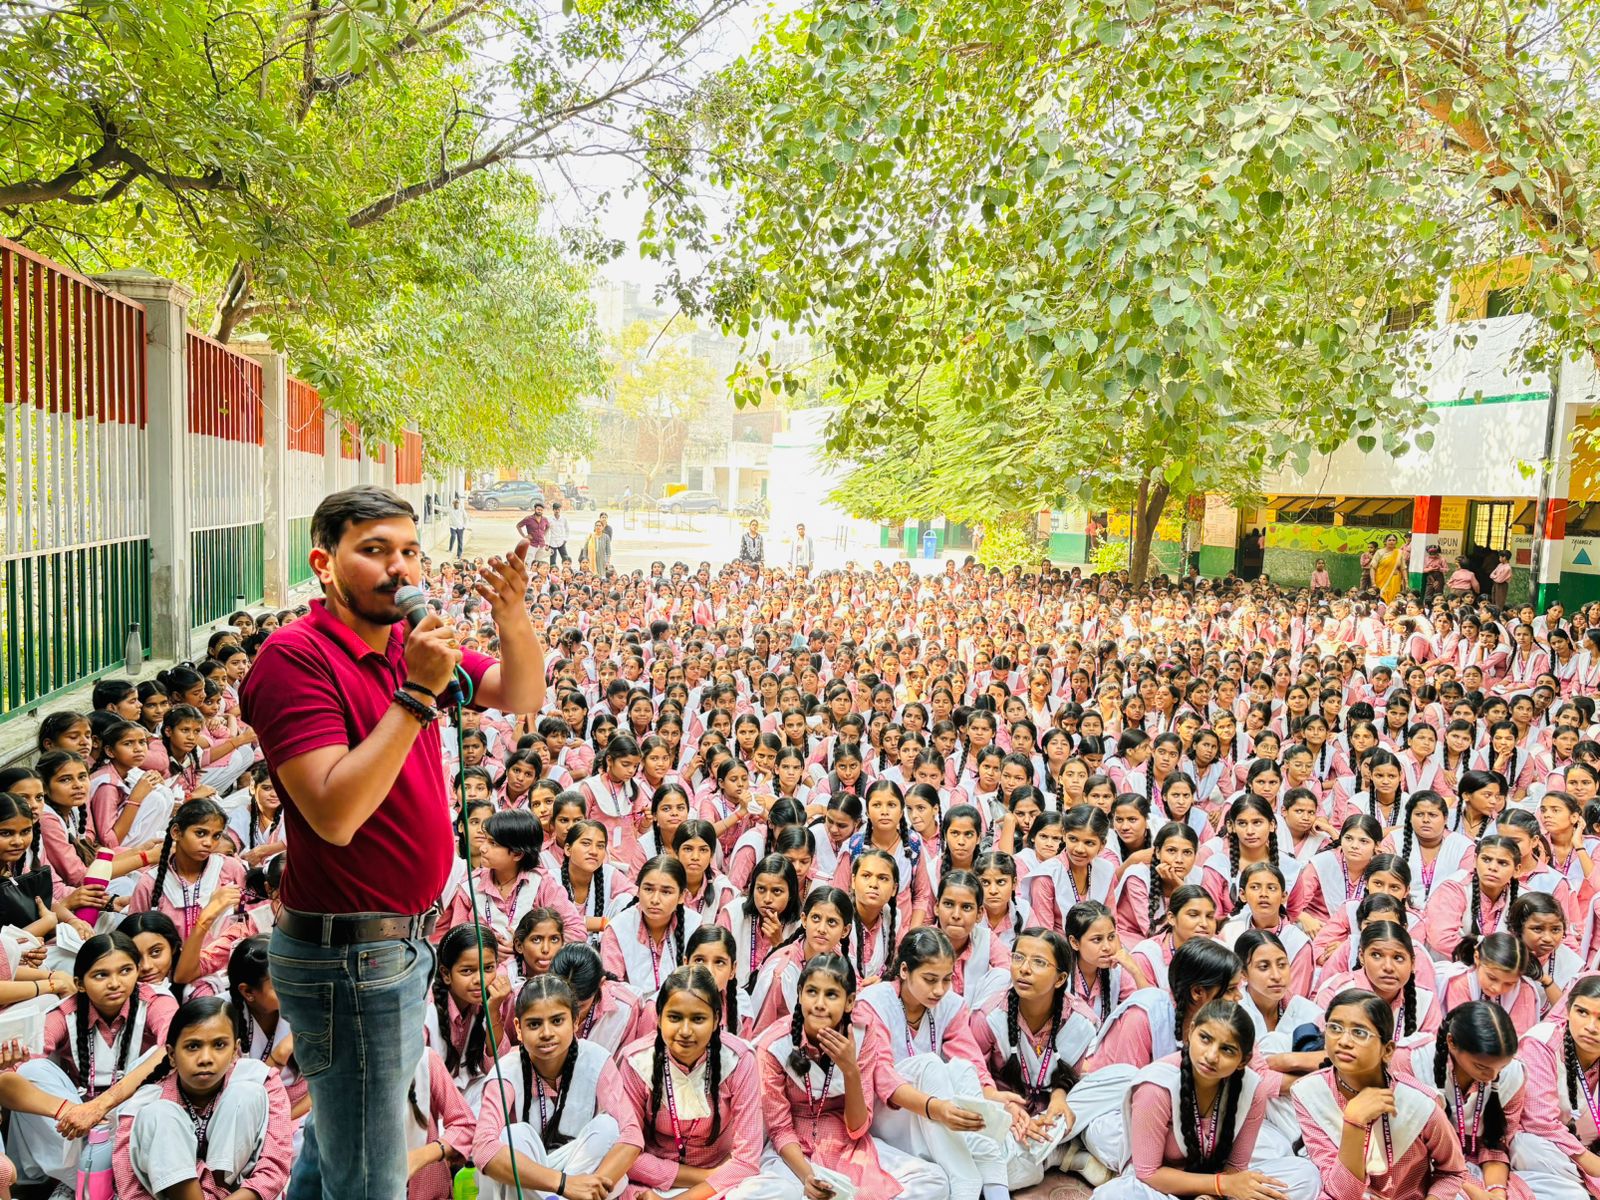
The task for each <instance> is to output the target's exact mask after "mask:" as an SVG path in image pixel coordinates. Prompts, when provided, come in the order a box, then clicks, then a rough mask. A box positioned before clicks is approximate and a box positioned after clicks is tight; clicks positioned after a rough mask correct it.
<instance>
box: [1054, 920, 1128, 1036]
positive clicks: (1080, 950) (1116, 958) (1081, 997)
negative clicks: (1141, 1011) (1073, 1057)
mask: <svg viewBox="0 0 1600 1200" xmlns="http://www.w3.org/2000/svg"><path fill="white" fill-rule="evenodd" d="M1063 933H1064V935H1065V937H1066V940H1067V947H1068V949H1069V950H1071V952H1072V960H1071V961H1072V965H1071V968H1070V969H1069V970H1068V972H1067V976H1068V984H1067V1000H1068V1002H1069V1003H1070V1004H1071V1005H1072V1007H1073V1008H1074V1009H1076V1010H1077V1011H1078V1012H1079V1013H1081V1014H1082V1015H1083V1016H1084V1017H1087V1018H1088V1019H1089V1021H1090V1022H1091V1023H1092V1024H1093V1025H1094V1027H1095V1031H1096V1032H1098V1031H1099V1030H1100V1029H1101V1027H1102V1026H1103V1025H1104V1024H1105V1022H1106V1020H1107V1019H1108V1018H1109V1017H1110V1016H1111V1012H1112V1010H1113V1009H1115V1008H1116V1007H1117V1006H1118V1005H1120V1004H1121V1003H1122V1002H1123V1001H1124V1000H1126V999H1127V998H1128V997H1129V996H1131V995H1133V993H1134V992H1136V991H1138V990H1139V988H1140V987H1142V986H1143V982H1142V976H1141V974H1140V972H1139V969H1138V966H1137V965H1136V964H1135V963H1134V961H1133V959H1132V958H1131V957H1130V956H1129V955H1128V952H1127V951H1126V950H1124V949H1123V948H1122V942H1121V940H1120V939H1119V938H1118V937H1117V924H1116V919H1115V918H1114V917H1113V916H1112V915H1111V910H1110V909H1109V908H1107V907H1106V906H1105V905H1104V904H1101V903H1100V902H1099V901H1098V900H1084V901H1082V902H1081V903H1078V904H1074V905H1073V906H1072V907H1071V908H1070V909H1068V910H1067V915H1066V922H1065V928H1064V930H1063Z"/></svg>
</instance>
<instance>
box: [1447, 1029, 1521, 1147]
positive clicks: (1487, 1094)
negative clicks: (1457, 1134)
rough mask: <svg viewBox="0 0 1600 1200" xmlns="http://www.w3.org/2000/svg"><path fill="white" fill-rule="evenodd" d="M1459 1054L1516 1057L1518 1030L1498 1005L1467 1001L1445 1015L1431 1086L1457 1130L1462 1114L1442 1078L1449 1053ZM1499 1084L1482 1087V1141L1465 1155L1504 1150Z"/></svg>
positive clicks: (1473, 1145)
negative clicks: (1455, 1051) (1482, 1151)
mask: <svg viewBox="0 0 1600 1200" xmlns="http://www.w3.org/2000/svg"><path fill="white" fill-rule="evenodd" d="M1452 1049H1454V1050H1460V1051H1462V1052H1463V1053H1465V1054H1476V1055H1480V1056H1482V1057H1484V1058H1505V1059H1510V1058H1513V1057H1515V1055H1516V1053H1517V1030H1516V1027H1515V1026H1513V1025H1512V1024H1511V1017H1510V1016H1509V1015H1508V1014H1507V1013H1506V1010H1505V1009H1503V1008H1501V1007H1500V1006H1499V1005H1498V1004H1491V1003H1489V1001H1487V1000H1470V1001H1468V1002H1467V1003H1465V1004H1460V1005H1457V1006H1456V1007H1455V1008H1452V1009H1451V1010H1450V1011H1449V1012H1447V1013H1445V1015H1444V1021H1443V1023H1442V1024H1441V1025H1440V1026H1439V1037H1438V1040H1437V1041H1435V1042H1434V1044H1433V1086H1434V1087H1435V1088H1437V1089H1438V1091H1439V1095H1440V1096H1441V1097H1442V1099H1443V1101H1444V1111H1445V1115H1446V1116H1448V1117H1451V1118H1452V1119H1453V1120H1454V1121H1455V1123H1456V1128H1457V1129H1461V1128H1464V1126H1465V1122H1464V1121H1463V1119H1462V1114H1461V1113H1458V1112H1456V1111H1455V1106H1454V1099H1455V1090H1456V1089H1454V1088H1451V1089H1449V1090H1446V1088H1445V1074H1446V1071H1447V1070H1448V1069H1449V1068H1450V1066H1451V1059H1450V1051H1451V1050H1452ZM1497 1083H1498V1080H1491V1081H1490V1082H1489V1083H1486V1084H1483V1085H1482V1086H1483V1089H1484V1095H1482V1096H1481V1097H1480V1098H1479V1100H1478V1112H1479V1113H1480V1119H1479V1121H1477V1122H1475V1124H1478V1125H1479V1126H1480V1127H1481V1128H1482V1130H1483V1134H1482V1141H1478V1142H1475V1143H1474V1144H1471V1145H1464V1146H1463V1147H1462V1149H1463V1150H1465V1151H1466V1152H1467V1153H1468V1154H1473V1153H1475V1152H1476V1151H1478V1150H1500V1151H1503V1150H1505V1148H1506V1147H1505V1145H1504V1143H1505V1136H1506V1114H1505V1109H1504V1108H1503V1107H1502V1106H1501V1104H1500V1089H1499V1088H1498V1087H1497V1086H1496V1084H1497Z"/></svg>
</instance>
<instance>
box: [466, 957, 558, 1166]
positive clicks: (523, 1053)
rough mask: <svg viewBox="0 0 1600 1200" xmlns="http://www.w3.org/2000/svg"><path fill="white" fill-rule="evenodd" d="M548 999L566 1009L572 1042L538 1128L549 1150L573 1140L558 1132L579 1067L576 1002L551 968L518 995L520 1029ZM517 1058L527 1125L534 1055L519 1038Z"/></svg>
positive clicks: (530, 1112) (530, 1111)
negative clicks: (548, 1110)
mask: <svg viewBox="0 0 1600 1200" xmlns="http://www.w3.org/2000/svg"><path fill="white" fill-rule="evenodd" d="M457 928H460V926H457ZM454 932H455V930H451V933H454ZM446 936H447V937H448V936H449V935H448V934H447V935H446ZM547 1000H554V1001H555V1002H556V1003H557V1004H560V1005H562V1006H563V1007H564V1008H565V1009H566V1010H567V1012H568V1014H569V1022H568V1027H569V1028H570V1029H571V1030H572V1041H571V1042H570V1043H568V1045H567V1053H566V1056H565V1057H564V1058H563V1059H562V1060H561V1078H560V1081H559V1082H558V1083H557V1084H556V1088H557V1093H556V1103H555V1107H554V1109H553V1110H552V1111H551V1113H550V1119H549V1123H548V1124H543V1125H541V1126H540V1127H539V1130H538V1133H539V1138H540V1140H541V1141H542V1142H543V1144H544V1146H545V1147H546V1148H547V1149H548V1148H550V1147H552V1146H562V1145H565V1144H566V1143H567V1142H569V1141H571V1140H572V1139H571V1138H570V1137H568V1136H567V1135H566V1134H564V1133H562V1132H561V1118H562V1115H563V1114H564V1113H565V1112H566V1110H567V1096H568V1094H569V1093H570V1092H571V1091H572V1073H573V1071H574V1070H576V1069H577V1066H578V1029H577V1025H578V999H577V997H576V996H575V995H573V992H572V988H571V987H570V986H569V985H568V983H567V981H566V980H565V979H564V978H562V977H561V976H560V975H557V974H556V973H555V969H554V968H553V967H552V968H551V970H550V972H549V973H548V974H546V975H535V976H534V977H533V978H532V979H530V980H528V982H527V983H525V984H523V985H522V990H521V991H520V992H518V993H517V1023H518V1025H519V1027H520V1026H521V1024H522V1020H523V1018H524V1017H526V1016H527V1015H528V1013H530V1012H531V1011H533V1008H534V1006H535V1005H537V1004H540V1003H542V1002H544V1001H547ZM517 1056H518V1057H519V1058H520V1059H521V1060H522V1119H523V1121H525V1122H528V1121H531V1120H532V1114H533V1094H534V1082H533V1056H532V1055H531V1054H529V1053H528V1047H527V1045H526V1044H525V1043H524V1042H522V1041H521V1040H520V1039H519V1040H518V1042H517Z"/></svg>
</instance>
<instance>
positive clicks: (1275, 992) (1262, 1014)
mask: <svg viewBox="0 0 1600 1200" xmlns="http://www.w3.org/2000/svg"><path fill="white" fill-rule="evenodd" d="M1233 949H1234V953H1235V954H1237V955H1238V956H1239V961H1240V962H1242V963H1244V986H1243V987H1242V988H1241V989H1240V991H1239V1006H1240V1007H1241V1008H1243V1009H1244V1011H1245V1013H1246V1014H1247V1015H1248V1016H1249V1017H1250V1020H1251V1021H1252V1022H1253V1023H1254V1024H1255V1027H1256V1049H1257V1050H1259V1051H1260V1053H1261V1054H1262V1056H1263V1057H1265V1058H1266V1060H1267V1065H1268V1066H1270V1067H1271V1068H1272V1069H1273V1070H1274V1071H1277V1072H1279V1073H1280V1074H1283V1075H1289V1076H1293V1077H1295V1078H1298V1077H1299V1076H1301V1075H1305V1074H1308V1073H1309V1072H1311V1071H1314V1070H1316V1069H1317V1068H1318V1067H1319V1066H1320V1065H1321V1062H1322V1051H1321V1050H1316V1051H1296V1050H1295V1049H1294V1036H1295V1033H1296V1031H1298V1030H1299V1029H1300V1028H1301V1027H1302V1026H1306V1025H1320V1024H1321V1023H1322V1010H1321V1009H1319V1008H1318V1007H1317V1006H1316V1005H1315V1004H1313V1003H1312V1002H1311V1000H1310V998H1309V997H1306V996H1302V995H1298V994H1297V993H1295V992H1294V991H1292V990H1291V989H1290V986H1289V955H1288V952H1287V951H1285V950H1284V948H1283V941H1282V939H1280V938H1279V937H1278V935H1277V934H1275V933H1273V932H1271V931H1270V930H1266V929H1248V930H1246V931H1245V932H1244V933H1242V934H1241V935H1240V936H1239V940H1238V942H1236V943H1235V944H1234V948H1233ZM1280 1106H1283V1107H1284V1108H1287V1109H1292V1107H1293V1106H1292V1105H1291V1104H1289V1103H1288V1100H1287V1097H1284V1096H1279V1097H1275V1098H1273V1099H1272V1100H1271V1101H1270V1102H1269V1103H1268V1106H1267V1114H1268V1122H1269V1125H1270V1126H1271V1130H1270V1131H1268V1132H1265V1133H1264V1137H1266V1139H1267V1140H1268V1141H1269V1142H1270V1141H1274V1140H1276V1144H1277V1145H1279V1146H1281V1147H1283V1148H1284V1149H1288V1148H1290V1147H1292V1146H1293V1145H1294V1143H1295V1142H1297V1141H1298V1140H1299V1139H1300V1131H1299V1129H1298V1128H1297V1127H1296V1126H1295V1125H1294V1116H1293V1113H1292V1112H1289V1111H1283V1110H1282V1109H1280ZM1275 1110H1278V1111H1275ZM1280 1118H1281V1119H1280Z"/></svg>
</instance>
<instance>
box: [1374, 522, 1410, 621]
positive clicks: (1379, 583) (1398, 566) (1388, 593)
mask: <svg viewBox="0 0 1600 1200" xmlns="http://www.w3.org/2000/svg"><path fill="white" fill-rule="evenodd" d="M1405 570H1406V564H1405V563H1404V562H1403V561H1402V560H1401V557H1400V543H1399V540H1398V539H1397V538H1396V537H1395V536H1394V534H1392V533H1391V534H1390V535H1389V536H1388V537H1386V538H1384V539H1383V549H1382V550H1380V551H1378V555H1377V557H1376V558H1374V559H1373V560H1372V586H1373V587H1375V588H1377V589H1378V591H1379V592H1380V593H1381V594H1382V596H1383V602H1384V603H1385V604H1392V603H1394V598H1395V597H1396V596H1398V595H1399V594H1400V587H1401V585H1402V583H1403V582H1404V580H1405Z"/></svg>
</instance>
